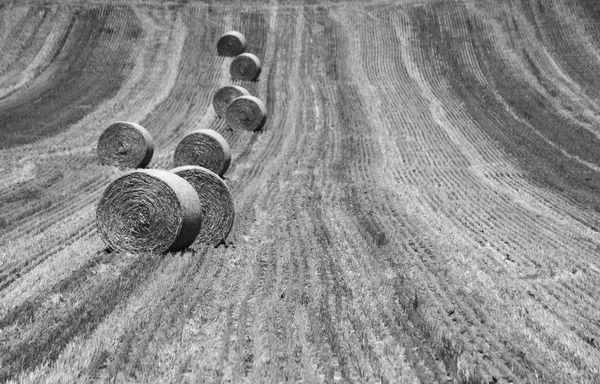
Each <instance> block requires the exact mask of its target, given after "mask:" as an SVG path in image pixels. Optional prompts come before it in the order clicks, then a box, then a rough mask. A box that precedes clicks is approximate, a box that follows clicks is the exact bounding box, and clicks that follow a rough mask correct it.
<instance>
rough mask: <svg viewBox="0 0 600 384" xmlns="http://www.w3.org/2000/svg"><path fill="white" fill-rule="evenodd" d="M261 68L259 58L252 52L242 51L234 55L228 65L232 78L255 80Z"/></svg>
mask: <svg viewBox="0 0 600 384" xmlns="http://www.w3.org/2000/svg"><path fill="white" fill-rule="evenodd" d="M261 70H262V65H261V63H260V59H259V58H258V57H256V55H254V54H252V53H242V54H240V55H238V56H236V57H235V59H233V61H232V62H231V64H230V65H229V73H230V74H231V79H232V80H247V81H253V80H256V79H258V76H260V72H261Z"/></svg>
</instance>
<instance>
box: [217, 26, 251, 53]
mask: <svg viewBox="0 0 600 384" xmlns="http://www.w3.org/2000/svg"><path fill="white" fill-rule="evenodd" d="M245 50H246V38H245V37H244V35H242V34H241V33H240V32H238V31H229V32H227V33H225V34H224V35H223V36H221V37H220V38H219V41H218V42H217V53H218V54H219V55H220V56H228V57H233V56H237V55H239V54H240V53H243V52H244V51H245Z"/></svg>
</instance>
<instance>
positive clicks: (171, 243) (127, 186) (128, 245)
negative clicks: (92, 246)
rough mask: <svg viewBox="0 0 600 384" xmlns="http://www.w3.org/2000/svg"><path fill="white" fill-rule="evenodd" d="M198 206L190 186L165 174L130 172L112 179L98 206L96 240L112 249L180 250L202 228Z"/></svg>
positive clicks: (179, 178) (145, 171)
mask: <svg viewBox="0 0 600 384" xmlns="http://www.w3.org/2000/svg"><path fill="white" fill-rule="evenodd" d="M201 218H202V206H201V204H200V199H199V198H198V194H197V193H196V191H195V190H194V187H192V185H190V183H188V182H187V181H185V179H183V178H181V177H179V176H177V175H175V174H173V173H171V172H168V171H164V170H159V169H144V170H135V171H131V172H129V173H127V174H125V175H123V176H121V177H119V178H118V179H116V180H115V181H113V182H112V183H111V184H110V185H109V186H108V187H107V188H106V190H105V191H104V193H103V194H102V197H101V198H100V202H99V203H98V206H97V207H96V225H97V227H98V232H99V233H100V237H101V238H102V240H103V241H104V242H105V243H106V245H107V246H108V247H109V248H111V249H114V250H120V251H128V252H134V253H135V252H160V253H163V252H167V251H178V250H181V249H184V248H187V247H188V246H190V245H191V244H192V243H193V242H194V240H195V239H196V236H197V235H198V232H199V231H200V227H201Z"/></svg>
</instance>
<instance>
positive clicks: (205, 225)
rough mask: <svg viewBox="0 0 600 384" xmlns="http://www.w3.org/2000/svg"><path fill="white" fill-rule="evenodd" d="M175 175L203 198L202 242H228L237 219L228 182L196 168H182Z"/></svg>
mask: <svg viewBox="0 0 600 384" xmlns="http://www.w3.org/2000/svg"><path fill="white" fill-rule="evenodd" d="M171 172H173V173H175V174H177V175H178V176H181V177H183V178H184V179H185V180H187V181H188V182H189V183H190V184H191V185H192V186H193V187H194V189H195V190H196V192H197V193H198V197H199V198H200V204H201V206H202V228H201V229H200V233H199V234H198V237H197V240H198V242H201V243H207V244H213V245H218V244H220V243H222V242H224V241H225V239H226V238H227V236H228V235H229V232H230V231H231V227H232V226H233V220H234V216H235V208H234V204H233V199H232V197H231V193H230V192H229V188H227V185H226V184H225V182H223V180H222V179H221V178H220V177H219V176H218V175H217V174H215V173H214V172H211V171H210V170H208V169H206V168H203V167H198V166H195V165H189V166H184V167H178V168H175V169H172V170H171Z"/></svg>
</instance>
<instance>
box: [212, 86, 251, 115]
mask: <svg viewBox="0 0 600 384" xmlns="http://www.w3.org/2000/svg"><path fill="white" fill-rule="evenodd" d="M249 94H250V92H248V90H246V88H244V87H240V86H238V85H226V86H224V87H221V88H220V89H219V90H218V91H217V92H215V95H214V96H213V108H214V109H215V112H216V113H217V116H219V117H224V116H225V111H227V106H228V105H229V103H231V102H232V101H233V100H234V99H235V98H236V97H240V96H246V95H249Z"/></svg>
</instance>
